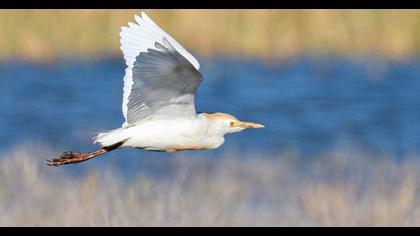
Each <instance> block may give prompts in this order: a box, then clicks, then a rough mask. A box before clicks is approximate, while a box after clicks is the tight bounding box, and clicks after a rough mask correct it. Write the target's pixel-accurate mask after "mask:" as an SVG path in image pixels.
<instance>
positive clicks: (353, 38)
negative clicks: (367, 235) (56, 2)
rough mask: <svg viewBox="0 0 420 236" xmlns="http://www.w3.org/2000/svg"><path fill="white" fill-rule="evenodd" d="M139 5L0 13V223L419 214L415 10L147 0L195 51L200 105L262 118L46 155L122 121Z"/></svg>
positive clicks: (389, 218)
mask: <svg viewBox="0 0 420 236" xmlns="http://www.w3.org/2000/svg"><path fill="white" fill-rule="evenodd" d="M139 12H140V10H108V11H107V10H3V11H1V12H0V25H1V26H2V28H3V29H4V32H6V33H5V34H2V35H0V48H1V49H0V95H1V97H0V124H1V125H0V163H1V164H0V176H1V178H0V225H90V226H96V225H108V226H111V225H112V226H118V225H227V226H232V225H419V224H420V222H419V220H418V219H420V217H419V216H420V201H419V200H420V184H419V183H418V181H417V180H418V177H419V176H420V155H419V152H420V125H419V122H418V121H419V120H420V99H419V95H418V93H419V91H420V80H419V78H420V63H419V58H418V56H417V55H418V51H417V50H418V48H419V45H420V27H417V26H418V25H419V23H420V11H414V10H413V11H403V10H347V11H346V10H339V11H333V10H305V11H292V10H287V11H283V10H178V11H176V10H150V11H147V13H148V14H149V16H151V17H152V18H153V19H154V20H155V21H156V22H157V23H158V24H160V25H161V26H162V27H163V28H164V29H167V31H168V32H169V33H170V34H172V35H173V36H174V37H175V38H176V39H178V40H179V42H181V43H182V44H183V45H184V46H185V47H186V48H188V49H190V52H192V53H193V54H194V55H196V57H197V59H198V60H199V62H200V64H201V68H200V70H201V72H202V74H203V76H204V80H203V83H202V84H201V85H200V87H199V89H198V92H197V97H196V107H197V110H198V111H202V112H216V111H218V112H225V113H229V114H232V115H234V116H236V117H237V118H239V119H240V120H244V121H253V122H258V123H262V124H264V125H265V126H266V128H264V129H257V130H246V131H243V132H242V133H239V134H233V135H229V136H227V138H226V142H225V144H224V145H223V146H222V147H220V148H219V149H217V150H208V151H186V152H179V153H175V154H168V153H153V152H144V151H141V150H136V149H121V150H116V151H114V152H111V153H107V154H106V155H103V156H100V157H97V158H94V159H92V160H89V161H88V162H84V163H81V164H78V165H68V166H63V167H60V168H52V167H48V166H46V163H45V159H47V158H51V157H54V156H56V155H59V154H60V153H61V152H63V151H67V150H72V151H90V150H93V149H95V148H97V146H95V145H93V144H91V138H92V137H93V136H94V135H95V134H96V133H98V132H100V131H103V130H110V129H114V128H117V127H119V126H121V124H122V123H123V117H122V112H121V102H122V86H123V81H122V78H123V76H124V69H125V64H124V61H123V59H122V55H121V53H120V52H119V49H118V46H119V43H118V40H119V37H118V32H119V27H120V26H122V25H126V23H127V21H131V20H132V19H133V14H136V13H139ZM193 19H200V20H194V22H195V23H196V24H191V22H192V20H193ZM18 26H19V27H18ZM202 29H206V30H204V31H203V32H201V31H202ZM200 30H201V31H200ZM197 31H200V32H197Z"/></svg>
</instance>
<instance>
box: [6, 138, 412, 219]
mask: <svg viewBox="0 0 420 236" xmlns="http://www.w3.org/2000/svg"><path fill="white" fill-rule="evenodd" d="M133 151H135V150H133ZM54 154H56V152H53V151H51V150H48V148H46V147H42V146H40V145H32V146H26V147H16V148H15V149H14V151H12V152H10V153H3V154H2V155H1V156H0V225H1V226H420V195H419V190H420V183H419V182H418V181H417V180H418V179H419V177H420V165H419V164H420V161H419V160H418V159H417V160H416V159H415V158H413V159H410V158H406V159H404V161H392V160H390V159H387V158H386V157H383V158H382V159H381V158H372V157H365V156H363V155H362V154H356V153H352V154H346V155H343V154H342V153H341V154H340V153H339V152H332V153H329V154H326V155H324V156H323V157H319V158H317V159H312V160H305V161H302V160H299V158H297V157H296V154H293V153H284V154H279V156H278V157H271V158H267V157H262V156H260V157H258V155H255V156H253V157H252V158H249V157H246V156H241V157H239V156H235V155H226V156H224V157H210V156H209V157H186V156H183V155H182V154H180V155H175V157H173V158H157V159H156V158H152V157H148V154H147V152H143V153H142V155H141V158H142V159H143V161H144V165H145V166H144V169H143V170H148V171H150V172H149V173H154V176H148V175H146V174H145V173H144V171H142V170H139V171H138V172H137V173H135V175H136V176H137V177H135V178H129V179H121V178H118V177H116V176H121V173H119V171H118V170H106V168H103V167H98V166H97V165H96V164H98V163H99V162H96V163H95V161H91V162H86V163H82V164H79V165H78V166H65V167H59V168H53V167H49V166H46V165H45V157H49V156H53V155H54ZM113 158H114V157H113ZM102 161H112V159H111V158H107V160H102ZM89 165H90V166H91V167H92V169H87V166H89ZM94 166H96V167H98V168H96V169H95V168H94ZM75 169H78V170H87V172H86V174H81V175H75V174H74V172H73V174H69V173H68V171H69V170H75ZM162 170H165V171H162ZM120 171H121V170H120ZM66 172H67V173H66Z"/></svg>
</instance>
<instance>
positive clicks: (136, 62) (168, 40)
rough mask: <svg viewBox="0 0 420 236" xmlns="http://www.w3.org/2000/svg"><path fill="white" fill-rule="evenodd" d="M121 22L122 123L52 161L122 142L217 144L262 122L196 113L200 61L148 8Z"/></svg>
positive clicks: (174, 146) (173, 146)
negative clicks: (90, 144)
mask: <svg viewBox="0 0 420 236" xmlns="http://www.w3.org/2000/svg"><path fill="white" fill-rule="evenodd" d="M135 21H136V22H137V24H135V23H131V22H129V23H128V27H125V26H123V27H122V28H121V32H120V43H121V50H122V52H123V54H124V59H125V62H126V64H127V68H126V70H125V76H124V89H123V102H122V111H123V115H124V118H125V122H124V123H123V125H122V127H121V128H117V129H114V130H112V131H109V132H104V133H99V134H98V135H97V136H96V137H95V138H94V143H98V144H100V145H101V146H102V148H101V149H98V150H96V151H92V152H86V153H84V152H64V153H63V154H62V155H61V156H60V157H58V158H54V159H52V160H47V161H48V165H51V166H60V165H63V164H70V163H79V162H82V161H86V160H89V159H91V158H93V157H95V156H98V155H101V154H104V153H106V152H109V151H112V150H114V149H117V148H120V147H135V148H140V149H143V150H146V151H161V152H177V151H183V150H205V149H215V148H218V147H219V146H220V145H222V144H223V143H224V141H225V139H224V136H225V135H226V134H230V133H235V132H239V131H242V130H244V129H247V128H263V127H264V126H263V125H261V124H256V123H251V122H243V121H239V120H238V119H236V118H235V117H234V116H232V115H228V114H225V113H199V114H197V113H196V110H195V105H194V103H195V101H194V99H195V93H196V90H197V87H198V85H199V84H200V82H201V80H202V75H201V73H200V72H199V68H200V64H199V63H198V61H197V60H196V59H195V58H194V56H192V55H191V54H190V53H189V52H188V51H187V50H186V49H185V48H184V47H182V46H181V44H179V43H178V42H177V41H176V40H175V39H174V38H172V37H171V36H170V35H169V34H168V33H166V32H165V31H163V30H162V29H161V28H160V27H159V26H158V25H157V24H156V23H154V22H153V21H152V19H150V18H149V17H148V16H147V15H146V14H145V13H144V12H142V13H141V16H137V15H136V16H135Z"/></svg>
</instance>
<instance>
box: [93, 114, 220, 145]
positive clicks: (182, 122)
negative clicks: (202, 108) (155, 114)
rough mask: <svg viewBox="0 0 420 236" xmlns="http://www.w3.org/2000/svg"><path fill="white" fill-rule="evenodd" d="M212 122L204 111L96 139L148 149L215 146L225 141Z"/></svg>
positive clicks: (115, 131)
mask: <svg viewBox="0 0 420 236" xmlns="http://www.w3.org/2000/svg"><path fill="white" fill-rule="evenodd" d="M210 123H211V120H210V119H209V118H207V116H206V115H205V113H204V114H203V113H202V114H198V115H196V116H195V117H192V118H190V119H180V118H178V119H173V120H169V119H161V120H151V121H145V122H143V123H139V124H137V125H133V126H129V127H125V128H119V129H116V130H113V131H111V132H107V133H102V134H99V135H98V136H97V137H96V139H95V142H96V143H99V144H101V145H102V146H110V145H112V144H115V143H118V142H122V141H124V142H123V144H122V145H121V146H122V147H136V148H141V149H145V150H147V151H167V152H174V151H181V150H191V149H214V148H217V147H219V146H220V145H222V144H223V142H224V137H223V135H222V134H218V133H216V132H214V131H213V130H212V129H209V126H210Z"/></svg>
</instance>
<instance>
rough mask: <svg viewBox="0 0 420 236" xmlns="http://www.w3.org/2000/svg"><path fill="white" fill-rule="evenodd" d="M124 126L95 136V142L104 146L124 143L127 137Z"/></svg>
mask: <svg viewBox="0 0 420 236" xmlns="http://www.w3.org/2000/svg"><path fill="white" fill-rule="evenodd" d="M124 130H125V129H124V128H118V129H114V130H111V131H109V132H103V133H99V134H98V135H97V136H96V137H94V138H93V143H98V144H100V145H102V146H103V147H107V146H112V145H114V144H117V143H123V142H124V141H125V140H126V139H127V137H126V132H124Z"/></svg>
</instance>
